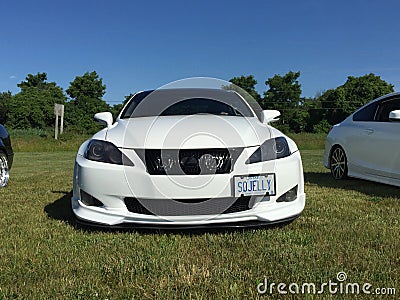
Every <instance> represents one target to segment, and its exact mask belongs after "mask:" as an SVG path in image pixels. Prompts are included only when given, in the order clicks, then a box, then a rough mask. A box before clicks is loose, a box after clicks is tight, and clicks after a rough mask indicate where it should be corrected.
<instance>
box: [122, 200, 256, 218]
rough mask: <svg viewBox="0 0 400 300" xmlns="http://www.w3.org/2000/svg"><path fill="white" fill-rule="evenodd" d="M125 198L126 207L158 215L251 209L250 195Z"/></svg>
mask: <svg viewBox="0 0 400 300" xmlns="http://www.w3.org/2000/svg"><path fill="white" fill-rule="evenodd" d="M200 200H201V201H198V200H193V199H180V200H172V199H141V200H140V201H139V200H138V199H136V198H133V197H127V198H125V199H124V201H125V205H126V208H127V209H128V211H130V212H132V213H137V214H142V215H157V216H190V215H218V214H230V213H236V212H241V211H246V210H249V209H250V208H251V207H250V204H249V203H250V200H251V197H250V196H242V197H239V198H237V199H235V198H215V199H200Z"/></svg>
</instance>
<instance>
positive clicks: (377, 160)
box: [323, 93, 400, 186]
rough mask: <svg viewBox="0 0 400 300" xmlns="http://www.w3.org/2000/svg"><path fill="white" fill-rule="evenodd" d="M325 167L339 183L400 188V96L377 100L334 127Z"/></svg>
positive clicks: (388, 96) (328, 139) (327, 146)
mask: <svg viewBox="0 0 400 300" xmlns="http://www.w3.org/2000/svg"><path fill="white" fill-rule="evenodd" d="M323 163H324V165H325V167H327V168H330V170H331V173H332V176H333V177H334V178H335V179H343V178H346V176H350V177H356V178H361V179H366V180H371V181H377V182H381V183H385V184H391V185H395V186H400V93H392V94H389V95H386V96H383V97H380V98H378V99H376V100H373V101H371V102H370V103H368V104H366V105H364V106H363V107H361V108H360V109H359V110H357V111H356V112H355V113H353V114H352V115H350V116H349V117H348V118H346V119H345V120H344V121H343V122H341V123H340V124H337V125H335V126H333V128H332V129H331V131H330V132H329V134H328V136H327V139H326V145H325V152H324V159H323Z"/></svg>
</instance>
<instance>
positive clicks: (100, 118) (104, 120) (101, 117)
mask: <svg viewBox="0 0 400 300" xmlns="http://www.w3.org/2000/svg"><path fill="white" fill-rule="evenodd" d="M94 119H95V120H96V121H97V122H99V123H100V124H102V125H107V127H110V126H111V125H112V123H113V117H112V114H111V113H110V112H101V113H97V114H95V115H94Z"/></svg>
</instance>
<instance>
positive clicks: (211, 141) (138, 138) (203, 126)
mask: <svg viewBox="0 0 400 300" xmlns="http://www.w3.org/2000/svg"><path fill="white" fill-rule="evenodd" d="M270 137H271V130H270V127H269V126H267V125H264V124H262V123H260V122H259V121H258V119H257V118H255V117H254V118H244V117H236V116H219V115H218V116H217V115H191V116H162V117H141V118H132V119H119V120H118V121H117V122H116V123H115V124H114V125H113V126H112V127H111V128H109V129H108V130H107V133H106V140H107V141H110V142H112V143H113V144H114V145H116V146H117V147H120V148H121V147H122V148H135V149H194V148H234V147H250V146H258V145H260V144H261V143H262V142H263V141H265V140H267V139H269V138H270Z"/></svg>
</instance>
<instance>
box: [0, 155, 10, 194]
mask: <svg viewBox="0 0 400 300" xmlns="http://www.w3.org/2000/svg"><path fill="white" fill-rule="evenodd" d="M9 177H10V169H9V168H8V160H7V156H6V155H5V153H4V152H2V151H0V188H1V187H5V186H6V185H7V183H8V178H9Z"/></svg>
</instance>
